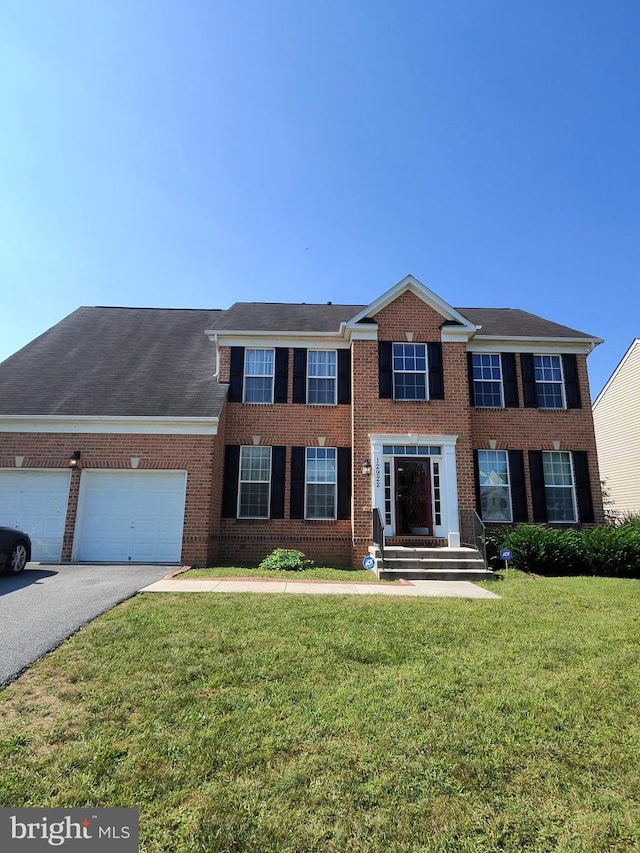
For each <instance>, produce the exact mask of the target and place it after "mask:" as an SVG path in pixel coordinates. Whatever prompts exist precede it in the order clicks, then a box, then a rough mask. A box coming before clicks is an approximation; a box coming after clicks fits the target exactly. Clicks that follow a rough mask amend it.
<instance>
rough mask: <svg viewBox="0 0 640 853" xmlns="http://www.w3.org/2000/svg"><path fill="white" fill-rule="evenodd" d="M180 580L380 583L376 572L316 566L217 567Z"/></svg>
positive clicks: (186, 575) (190, 570)
mask: <svg viewBox="0 0 640 853" xmlns="http://www.w3.org/2000/svg"><path fill="white" fill-rule="evenodd" d="M178 577H179V578H255V579H258V578H277V579H278V580H322V581H342V582H343V583H353V582H354V581H367V582H368V583H378V578H377V577H376V575H375V574H374V572H368V571H367V570H366V569H332V568H323V567H321V566H314V567H313V568H312V569H302V570H301V571H299V572H297V571H295V572H294V571H290V570H286V569H258V568H255V566H254V567H248V566H245V567H244V568H243V567H238V566H215V567H211V568H206V569H189V571H188V572H182V573H181V574H179V575H178Z"/></svg>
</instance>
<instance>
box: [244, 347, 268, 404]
mask: <svg viewBox="0 0 640 853" xmlns="http://www.w3.org/2000/svg"><path fill="white" fill-rule="evenodd" d="M258 350H263V351H265V352H271V353H273V358H272V361H271V366H272V370H271V399H270V400H265V401H257V400H247V379H266V378H267V376H266V375H262V374H256V373H247V353H248V352H257V351H258ZM243 372H244V376H243V382H242V402H243V403H246V404H247V406H271V405H273V400H274V394H275V384H276V351H275V349H274V348H273V347H247V348H246V349H245V353H244V371H243Z"/></svg>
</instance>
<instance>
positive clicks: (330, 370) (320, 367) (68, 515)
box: [0, 276, 603, 565]
mask: <svg viewBox="0 0 640 853" xmlns="http://www.w3.org/2000/svg"><path fill="white" fill-rule="evenodd" d="M598 343H600V340H599V339H598V338H594V337H593V336H590V335H587V334H584V333H582V332H578V331H575V330H573V329H570V328H568V327H565V326H561V325H558V324H557V323H553V322H551V321H548V320H544V319H542V318H540V317H537V316H534V315H532V314H528V313H526V312H523V311H520V310H516V309H506V308H503V309H493V308H460V309H456V308H453V307H451V306H450V305H448V304H447V303H446V302H444V301H443V300H442V299H441V298H440V297H439V296H437V295H436V294H435V293H433V292H432V291H431V290H429V289H428V288H427V287H425V286H424V285H423V284H421V283H420V282H419V281H418V280H417V279H415V278H413V277H412V276H407V277H406V278H405V279H403V280H402V281H401V282H399V283H398V284H397V285H395V286H394V287H392V288H391V289H390V290H388V291H387V292H386V293H384V294H383V295H382V296H380V297H379V298H377V299H375V300H374V301H373V302H371V303H370V304H369V305H332V304H331V303H327V304H322V305H307V304H273V303H236V304H234V305H233V306H232V307H231V308H230V309H228V310H226V311H220V310H215V311H214V310H211V311H205V310H180V309H128V308H80V309H78V310H77V311H76V312H74V313H73V314H71V315H70V316H69V317H67V318H66V319H64V320H62V321H61V322H60V323H58V324H57V325H56V326H54V327H53V328H52V329H50V330H49V331H48V332H46V333H45V334H44V335H41V336H40V337H39V338H37V339H36V340H35V341H33V342H32V343H30V344H29V345H27V346H26V347H25V348H23V349H22V350H20V351H19V352H18V353H16V354H15V355H13V356H11V357H10V358H9V359H7V360H6V361H5V362H3V363H2V365H0V390H1V392H2V393H1V394H0V523H2V524H10V525H11V526H13V525H15V526H23V527H25V528H26V529H27V530H29V532H31V534H32V536H33V538H34V543H35V554H34V558H35V559H42V560H63V561H70V560H71V561H76V560H77V561H102V560H105V561H117V562H124V561H132V562H141V561H144V562H147V561H158V562H179V561H180V562H183V563H187V564H202V563H206V562H216V561H220V562H223V563H227V562H257V561H259V560H260V559H261V558H262V557H263V556H264V555H265V554H267V553H269V552H270V551H271V550H272V549H273V548H275V547H280V546H281V547H294V548H299V549H300V550H303V551H304V552H305V553H306V554H308V555H309V556H310V557H312V558H313V559H316V560H318V561H321V562H323V563H328V564H338V565H348V564H354V565H359V564H360V561H361V560H362V557H363V556H364V555H366V553H367V550H368V548H369V547H370V546H371V545H372V542H373V539H374V535H373V524H374V520H376V519H377V520H379V528H378V530H377V532H378V538H381V537H382V538H383V539H384V541H385V542H386V543H387V544H393V543H396V544H397V543H401V542H405V543H406V542H414V543H422V544H430V545H437V546H450V547H454V548H455V547H457V546H459V545H460V543H461V524H462V525H464V523H465V518H473V517H474V513H475V512H476V511H477V512H478V513H479V515H480V516H481V517H482V518H483V521H484V522H485V523H487V524H510V523H516V522H522V521H531V522H541V523H552V524H591V523H594V522H596V523H597V522H600V521H601V520H602V519H603V512H602V498H601V493H600V481H599V475H598V467H597V457H596V449H595V438H594V429H593V417H592V412H591V404H590V394H589V383H588V376H587V366H586V358H587V355H588V354H589V352H590V351H591V350H592V349H593V348H594V347H595V346H596V345H597V344H598ZM462 538H463V539H464V536H463V537H462Z"/></svg>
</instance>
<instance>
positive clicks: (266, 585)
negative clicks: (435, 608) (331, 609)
mask: <svg viewBox="0 0 640 853" xmlns="http://www.w3.org/2000/svg"><path fill="white" fill-rule="evenodd" d="M140 592H262V593H264V592H280V593H282V592H284V593H291V594H293V595H400V596H404V597H405V598H407V597H408V598H420V597H430V598H500V596H499V595H496V594H495V593H493V592H489V590H487V589H483V588H482V587H480V586H476V585H475V584H472V583H469V582H468V581H405V582H403V583H366V581H365V582H353V583H343V582H341V581H303V580H299V581H297V580H296V581H289V580H276V579H274V580H265V579H260V580H252V579H251V578H210V579H209V578H193V579H190V580H187V579H186V578H185V579H183V580H181V579H179V578H175V579H172V578H170V577H167V578H163V579H162V580H160V581H156V582H155V583H152V584H150V585H149V586H145V587H144V588H143V589H141V590H140Z"/></svg>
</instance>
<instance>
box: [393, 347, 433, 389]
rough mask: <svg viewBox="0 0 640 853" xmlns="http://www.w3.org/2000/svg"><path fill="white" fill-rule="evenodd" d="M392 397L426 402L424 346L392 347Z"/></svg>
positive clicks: (425, 357)
mask: <svg viewBox="0 0 640 853" xmlns="http://www.w3.org/2000/svg"><path fill="white" fill-rule="evenodd" d="M393 397H394V399H395V400H427V399H428V396H427V347H426V344H394V345H393Z"/></svg>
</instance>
